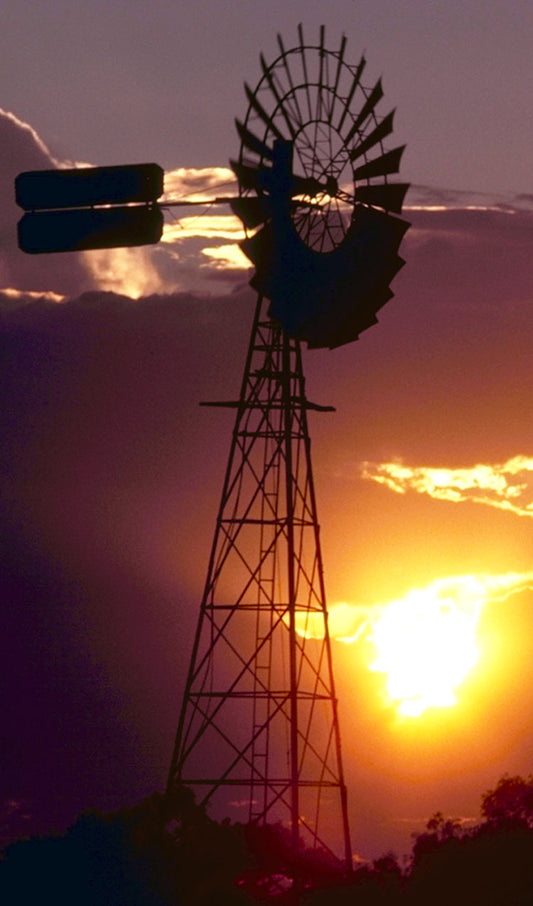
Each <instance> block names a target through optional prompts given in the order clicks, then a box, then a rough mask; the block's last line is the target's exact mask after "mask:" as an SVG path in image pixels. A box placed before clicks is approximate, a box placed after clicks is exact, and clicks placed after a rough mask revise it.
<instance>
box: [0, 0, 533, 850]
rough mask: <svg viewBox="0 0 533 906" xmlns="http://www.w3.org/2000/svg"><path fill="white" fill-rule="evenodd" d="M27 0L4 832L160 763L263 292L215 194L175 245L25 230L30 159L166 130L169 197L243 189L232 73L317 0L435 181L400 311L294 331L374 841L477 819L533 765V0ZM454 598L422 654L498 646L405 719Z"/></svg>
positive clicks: (112, 147)
mask: <svg viewBox="0 0 533 906" xmlns="http://www.w3.org/2000/svg"><path fill="white" fill-rule="evenodd" d="M4 7H5V9H4V11H3V20H4V21H3V24H2V33H1V34H0V73H1V78H0V85H1V86H2V88H1V90H0V140H1V141H0V147H1V148H2V153H1V155H0V200H1V202H2V203H1V205H0V237H1V238H0V331H1V335H2V352H1V356H0V408H1V411H2V420H3V423H2V429H1V431H2V443H1V446H0V475H1V485H0V494H1V498H2V510H1V513H0V530H1V558H0V559H1V563H2V569H1V575H0V596H1V615H2V623H3V632H2V639H3V641H2V656H1V658H0V690H1V694H0V702H1V711H0V715H1V717H0V720H1V723H0V727H1V729H0V836H1V837H3V838H6V839H7V838H8V837H9V836H16V835H19V834H22V833H28V832H36V831H39V832H47V831H50V830H52V829H62V828H64V827H66V825H67V824H68V823H69V822H71V821H72V820H73V819H74V818H75V816H76V815H77V814H78V813H79V812H80V811H81V810H83V809H87V808H91V807H95V808H100V809H103V810H106V809H114V808H118V807H119V806H121V805H124V804H133V803H135V802H137V801H139V800H140V799H141V798H142V797H143V796H145V795H147V794H148V793H150V792H152V791H153V790H154V789H161V788H162V787H163V785H164V783H165V780H166V772H167V770H168V765H169V760H170V755H171V750H172V743H173V736H174V733H175V729H176V723H177V715H178V710H179V705H180V701H181V695H182V691H183V682H184V675H185V670H186V667H187V662H188V653H189V649H190V645H191V642H192V633H193V628H194V624H195V621H196V617H197V609H198V605H199V601H200V596H201V593H202V587H203V581H204V577H205V570H206V566H207V558H208V554H209V548H210V544H211V539H212V532H213V528H214V519H215V514H216V509H217V506H218V495H219V493H220V489H221V483H222V478H223V473H224V467H225V461H226V456H227V452H228V448H229V441H230V435H231V429H232V416H231V411H229V412H228V411H227V410H215V409H205V408H200V406H199V405H198V404H199V403H200V402H201V401H202V400H211V399H232V398H234V397H235V394H236V393H238V389H239V386H240V378H241V369H242V367H243V364H244V353H245V349H246V343H247V338H248V333H249V329H250V325H251V317H252V313H253V305H254V294H253V292H252V290H251V289H250V288H249V287H248V280H249V278H250V276H251V272H250V271H249V270H248V262H247V260H246V259H245V258H244V256H243V255H242V254H241V252H240V251H239V249H238V247H237V244H238V242H239V240H240V239H241V238H242V234H241V231H240V226H239V222H238V221H236V220H235V219H234V218H233V217H232V216H231V215H230V214H229V212H228V211H227V210H226V209H224V208H212V209H202V208H199V209H194V211H193V213H190V212H188V213H187V216H186V217H185V216H182V214H181V213H179V214H178V213H175V212H174V213H173V214H172V215H170V214H168V215H167V223H166V228H165V234H164V237H163V241H162V242H161V243H160V244H159V245H158V246H154V247H147V248H144V249H137V250H112V251H108V252H107V251H106V252H88V253H79V254H74V255H50V256H37V257H35V256H27V255H24V254H23V253H22V252H20V251H19V250H18V249H17V247H16V223H17V220H18V219H19V217H20V213H21V212H20V211H19V210H18V209H17V207H16V205H15V202H14V192H13V180H14V178H15V176H16V175H17V173H19V172H21V171H24V170H29V169H39V168H47V167H51V166H55V165H65V164H67V165H71V166H73V165H75V164H80V163H85V164H94V165H105V164H120V163H135V162H141V161H155V162H157V163H159V164H161V165H162V166H163V167H164V168H165V171H166V192H167V198H169V199H172V198H177V197H179V196H183V195H187V196H188V197H190V196H191V194H192V193H195V192H196V193H199V194H201V197H204V198H205V197H208V196H209V195H220V194H226V193H231V192H232V191H234V190H235V188H236V187H235V184H234V182H232V173H231V171H230V170H229V169H228V167H229V164H228V161H229V158H230V157H234V156H236V155H237V153H238V147H239V145H238V137H237V134H236V131H235V128H234V123H233V121H234V118H235V117H239V118H241V119H242V118H243V116H244V114H245V112H246V98H245V95H244V91H243V82H244V81H247V82H248V83H249V84H250V85H251V86H254V85H255V84H256V82H257V81H258V79H259V75H260V68H259V53H260V52H261V51H262V52H263V53H264V55H265V57H266V59H267V61H270V60H271V59H273V57H274V55H275V54H277V44H276V33H277V32H280V33H281V34H282V36H283V39H284V43H285V45H286V46H291V45H292V44H293V43H294V44H296V43H297V30H296V27H297V24H298V22H300V21H301V22H302V23H303V28H304V35H305V36H306V37H307V38H309V39H310V40H311V39H312V40H315V39H316V37H317V35H318V29H319V25H320V24H321V23H324V24H325V26H326V43H327V44H328V46H332V47H337V46H338V45H339V43H340V39H341V35H342V33H344V34H345V35H346V37H347V41H348V43H347V51H346V53H347V57H348V58H349V59H350V61H351V62H356V61H357V60H358V59H359V58H360V56H361V54H362V53H363V52H364V53H365V55H366V57H367V61H368V62H367V68H368V73H369V74H368V84H370V85H371V84H373V83H374V82H375V81H376V80H377V78H378V77H379V76H382V77H383V87H384V92H385V99H384V105H385V106H384V108H383V110H382V112H383V113H387V112H388V111H389V110H390V109H392V108H397V113H396V120H395V133H394V140H395V144H396V143H397V144H400V143H403V142H407V151H406V153H405V157H404V162H403V164H402V172H401V178H402V179H404V180H408V181H410V182H411V184H412V186H411V189H410V191H409V193H408V195H407V199H406V206H405V208H404V216H405V218H406V219H407V220H409V221H410V222H411V224H412V226H411V228H410V230H409V231H408V233H407V236H406V239H405V240H404V243H403V245H402V256H403V257H404V258H405V259H406V262H407V263H406V266H405V268H404V269H403V270H402V271H401V272H400V273H399V275H398V276H397V277H396V278H395V280H394V284H393V289H394V292H395V296H394V299H393V300H392V301H391V302H390V303H389V304H388V305H387V306H386V307H385V308H384V309H383V310H382V312H381V314H380V319H379V320H380V323H379V325H377V326H375V327H373V328H372V329H371V330H370V331H368V332H366V333H364V334H363V335H362V337H361V338H360V340H359V341H358V342H357V343H352V344H350V345H349V346H346V347H343V348H341V349H339V350H336V351H334V352H330V351H314V352H312V351H307V350H306V352H305V357H304V365H305V370H306V376H307V389H308V395H309V397H310V398H311V399H312V400H313V401H315V402H317V403H320V404H323V405H332V406H334V407H335V409H336V411H335V412H334V413H327V414H318V413H312V414H311V417H310V428H311V432H312V441H313V464H314V470H315V482H316V490H317V496H318V508H319V516H320V522H321V537H322V542H323V553H324V560H325V569H326V584H327V589H328V598H329V602H330V607H331V627H332V633H333V635H334V637H335V638H336V641H335V642H334V659H335V669H336V678H337V686H338V693H339V699H340V713H341V730H342V734H343V745H344V753H345V764H346V774H347V781H348V786H349V795H350V818H351V826H352V837H353V847H354V851H356V852H357V853H359V854H361V855H362V856H363V857H366V858H369V857H375V856H377V855H379V854H380V853H382V852H384V851H385V850H387V849H391V848H392V849H394V850H395V851H396V852H397V853H398V854H399V855H401V854H402V853H404V852H408V851H409V849H410V834H411V832H412V831H417V830H420V829H421V828H422V827H423V825H424V824H425V821H426V820H427V818H428V817H429V816H430V815H431V814H432V813H433V812H434V811H436V810H437V809H439V810H441V811H443V812H444V813H445V814H448V815H451V816H454V817H461V818H465V819H472V818H476V817H478V806H479V798H480V794H481V793H482V792H483V791H485V790H486V789H487V788H489V787H491V786H493V785H494V784H495V783H496V781H497V780H498V778H499V777H500V776H501V775H502V774H504V773H505V772H508V773H511V774H514V773H522V774H528V773H530V772H531V771H532V770H533V730H532V728H531V713H532V708H533V689H532V686H531V679H530V676H531V668H530V665H531V663H532V659H533V591H532V589H533V426H532V423H531V414H530V405H529V386H530V382H531V374H532V364H533V363H532V352H531V348H532V342H533V324H532V317H531V310H530V306H531V303H532V302H533V299H532V296H533V290H532V281H533V266H532V260H533V256H532V252H533V181H532V164H533V117H532V116H531V84H532V78H533V71H532V70H533V63H532V59H531V42H532V39H533V8H530V7H529V6H528V5H527V4H525V3H523V2H517V0H505V2H504V0H499V2H497V0H484V2H481V0H479V2H478V0H470V2H469V3H468V4H465V3H463V2H459V0H448V2H446V3H437V2H429V0H426V2H422V0H404V2H401V3H400V2H393V0H391V2H386V0H360V2H358V0H330V2H329V3H328V4H327V5H326V4H323V3H318V2H315V0H305V2H303V0H298V2H293V3H287V2H283V3H282V2H278V0H270V2H268V3H266V2H265V3H258V2H256V0H248V2H244V0H227V2H224V3H213V2H211V3H209V2H207V0H194V2H192V0H186V2H185V0H183V2H170V0H168V2H167V0H153V2H152V3H150V4H149V5H147V4H146V3H141V2H140V0H123V2H114V3H112V4H109V3H108V2H107V3H103V2H100V0H93V2H92V3H91V4H88V3H86V2H83V3H82V2H78V0H68V2H67V0H48V2H47V3H46V4H37V3H34V2H32V0H16V2H15V0H6V2H5V4H4ZM435 602H437V604H436V605H435ZM391 605H392V606H391ZM435 606H437V610H439V612H442V609H443V607H444V610H446V611H447V612H448V613H450V611H453V612H454V613H455V616H457V614H458V616H457V620H456V622H452V623H448V624H447V626H448V629H450V628H451V632H450V638H449V639H448V638H447V637H446V636H445V633H444V631H443V630H441V628H440V626H438V628H437V630H436V632H437V634H438V635H439V638H440V640H441V643H440V644H439V646H438V652H437V651H435V657H434V658H433V659H432V663H431V664H429V665H428V664H426V666H425V668H424V669H425V670H426V674H424V675H425V676H426V677H427V684H428V685H429V683H430V682H432V681H433V677H431V676H430V675H429V673H430V672H431V671H430V667H432V666H434V664H435V663H436V664H438V665H439V669H438V670H437V673H438V674H439V675H442V673H443V672H444V671H445V670H446V669H447V666H448V665H449V663H450V662H452V663H454V664H456V663H457V661H458V659H459V657H460V646H461V644H462V642H463V641H464V640H465V638H467V639H471V640H472V644H473V645H474V647H475V649H476V651H477V655H476V657H474V658H473V659H471V663H470V665H469V669H468V670H467V674H466V678H465V679H464V681H462V682H460V683H458V684H457V687H456V689H455V703H453V701H447V702H443V703H442V705H441V706H435V705H433V706H431V707H429V708H428V709H426V710H423V711H422V713H420V714H419V715H418V716H415V714H414V713H413V712H414V711H417V705H415V706H413V704H412V699H411V705H408V706H406V707H404V708H403V711H402V708H401V699H400V698H394V697H393V696H392V694H391V687H389V688H387V681H388V673H387V672H385V671H384V670H383V669H381V668H382V666H383V662H384V660H383V659H385V658H388V661H387V663H388V664H390V658H391V657H396V654H397V653H398V650H399V651H400V652H401V651H404V652H405V653H406V655H407V658H408V660H410V661H412V659H413V655H412V652H411V649H410V647H409V646H410V645H411V644H412V633H411V632H410V631H409V629H410V627H412V628H413V631H415V630H416V628H417V627H418V628H420V625H421V623H423V622H424V621H425V620H426V617H427V614H428V613H431V612H432V608H435ZM385 613H388V615H389V619H390V620H391V621H392V622H391V623H390V624H389V625H390V626H392V629H390V630H389V636H388V638H389V640H390V637H391V633H392V636H393V637H394V638H395V639H396V646H395V648H396V650H395V652H394V654H393V655H390V654H389V653H384V651H383V650H380V651H378V649H377V648H376V644H377V640H378V634H379V629H377V627H381V629H382V630H383V622H382V619H383V617H384V614H385ZM395 621H396V622H395ZM443 625H444V624H443ZM469 633H470V635H469ZM372 639H374V642H373V641H372ZM445 643H446V644H447V645H448V648H446V647H445ZM422 644H423V645H425V644H427V640H426V641H425V642H423V643H422ZM426 650H427V649H426ZM471 654H472V651H471V650H470V655H468V653H467V660H468V656H471ZM439 659H440V660H439ZM474 661H475V662H474ZM407 697H408V696H407ZM418 704H419V702H418ZM231 817H232V818H233V819H235V820H238V819H239V818H240V817H242V816H240V815H239V814H238V812H237V811H236V813H235V814H234V815H232V816H231Z"/></svg>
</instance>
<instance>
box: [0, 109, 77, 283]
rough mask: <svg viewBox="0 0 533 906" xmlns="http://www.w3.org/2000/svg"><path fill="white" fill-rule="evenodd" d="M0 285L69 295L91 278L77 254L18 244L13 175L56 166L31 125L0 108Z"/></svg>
mask: <svg viewBox="0 0 533 906" xmlns="http://www.w3.org/2000/svg"><path fill="white" fill-rule="evenodd" d="M0 146H1V147H2V167H0V288H5V287H7V288H12V289H17V290H31V291H33V292H39V291H45V292H47V291H53V292H55V293H59V294H61V295H71V294H75V293H78V292H81V291H82V290H83V289H88V288H89V287H90V285H91V282H92V278H91V275H90V271H89V270H88V269H87V267H86V265H85V263H84V260H83V258H82V257H81V256H80V255H69V256H65V255H47V256H40V255H39V256H34V255H25V254H24V253H23V252H21V251H20V250H19V248H18V246H17V232H16V225H17V221H18V220H19V219H20V217H21V216H22V211H21V210H20V208H18V207H17V205H16V203H15V190H14V183H15V177H16V176H17V175H18V174H19V173H21V172H23V171H25V170H45V169H50V168H52V167H55V166H57V164H58V162H57V161H56V160H55V158H54V157H52V155H51V154H50V152H49V150H48V148H47V147H46V145H45V143H44V142H43V141H42V139H41V138H40V137H39V136H38V135H37V133H36V132H35V130H34V129H32V127H31V126H30V125H29V124H28V123H25V122H23V121H22V120H20V119H19V118H18V117H17V116H15V115H14V114H13V113H10V112H8V111H6V110H2V109H1V108H0Z"/></svg>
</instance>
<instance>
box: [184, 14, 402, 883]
mask: <svg viewBox="0 0 533 906" xmlns="http://www.w3.org/2000/svg"><path fill="white" fill-rule="evenodd" d="M298 38H299V41H298V43H297V44H296V45H295V46H294V47H291V48H290V49H287V50H286V49H285V47H284V45H283V42H282V40H281V38H280V37H278V44H279V54H278V55H277V57H276V58H275V59H274V61H273V62H272V63H271V64H267V62H266V61H265V59H264V57H263V56H261V58H260V61H261V70H262V75H261V78H260V80H259V82H258V84H257V86H256V88H255V89H254V90H251V89H250V88H249V87H248V85H246V86H245V91H246V96H247V100H248V109H247V112H246V116H245V118H244V121H243V122H241V121H237V123H236V125H237V131H238V134H239V137H240V142H241V145H240V153H239V157H238V160H236V161H233V162H232V167H233V170H234V172H235V175H236V177H237V180H238V183H239V198H238V199H235V200H233V201H232V202H231V206H232V209H233V210H234V212H235V213H236V214H238V215H239V217H240V218H241V219H242V222H243V225H244V228H245V230H246V239H245V240H244V242H243V243H242V248H243V250H244V252H245V254H246V255H247V256H248V258H249V259H250V260H251V261H252V263H253V264H254V265H255V273H254V276H253V278H252V280H251V285H252V287H253V288H254V289H255V290H256V292H257V303H256V308H255V315H254V319H253V325H252V331H251V337H250V343H249V347H248V353H247V357H246V362H245V367H244V374H243V379H242V384H241V391H240V395H239V398H238V400H235V401H230V402H222V403H219V404H218V405H223V406H227V407H233V408H234V409H235V423H234V428H233V435H232V441H231V448H230V453H229V459H228V464H227V469H226V474H225V478H224V483H223V489H222V495H221V500H220V505H219V510H218V515H217V520H216V527H215V533H214V539H213V544H212V548H211V555H210V559H209V565H208V570H207V578H206V583H205V588H204V593H203V597H202V600H201V604H200V611H199V618H198V624H197V629H196V634H195V638H194V643H193V648H192V654H191V658H190V665H189V671H188V676H187V681H186V687H185V693H184V697H183V702H182V707H181V713H180V716H179V722H178V729H177V735H176V742H175V747H174V752H173V756H172V761H171V766H170V771H169V777H168V791H169V793H171V792H172V790H173V789H175V788H178V787H180V786H181V785H185V786H187V787H190V788H192V789H193V790H194V791H195V793H196V796H197V799H198V801H199V802H200V803H201V804H203V805H205V806H209V807H210V808H211V809H212V810H213V812H216V813H217V814H223V813H224V812H225V813H226V814H227V813H228V811H229V810H230V808H231V804H232V803H233V804H235V803H236V802H238V803H239V805H240V806H243V805H244V807H245V813H246V819H247V821H249V822H251V823H252V824H259V825H261V824H266V823H274V822H276V821H281V822H283V823H285V824H286V825H289V826H290V828H291V834H292V842H293V845H294V846H295V847H298V846H299V845H300V844H301V843H304V844H305V845H306V846H309V847H312V848H315V849H322V850H330V849H331V847H332V845H334V844H332V842H331V841H336V843H337V844H339V843H340V842H341V843H342V850H343V855H344V859H345V860H346V863H347V864H348V865H351V859H352V856H351V844H350V832H349V823H348V811H347V796H346V785H345V779H344V771H343V764H342V753H341V739H340V728H339V716H338V705H337V697H336V691H335V683H334V675H333V664H332V651H331V642H330V637H329V632H328V618H327V607H326V594H325V585H324V571H323V563H322V553H321V546H320V536H319V523H318V517H317V507H316V500H315V490H314V482H313V473H312V468H311V448H310V437H309V430H308V421H307V414H308V411H310V410H321V409H325V408H327V407H321V406H318V405H316V404H314V403H312V402H310V401H309V400H308V399H307V396H306V391H305V382H304V374H303V367H302V353H301V344H302V342H303V341H305V342H306V343H307V345H308V346H309V347H312V348H317V347H330V348H333V347H337V346H340V345H343V344H345V343H348V342H351V341H353V340H356V339H357V338H358V336H359V334H360V333H361V332H362V331H364V330H366V329H367V328H368V327H370V326H371V325H372V324H375V323H376V322H377V318H376V313H377V311H378V310H379V309H380V308H381V307H382V306H383V305H384V304H385V303H386V302H387V301H388V300H389V299H390V298H391V296H392V295H393V294H392V292H391V290H390V288H389V284H390V281H391V280H392V278H393V277H394V275H395V274H396V272H397V271H398V270H399V269H400V267H401V266H402V264H403V261H402V260H401V259H400V258H399V256H398V247H399V245H400V242H401V239H402V237H403V234H404V233H405V231H406V229H407V227H408V224H407V223H406V222H405V221H403V220H402V219H401V218H400V217H399V216H397V215H399V214H400V213H401V208H402V202H403V198H404V195H405V192H406V190H407V188H408V187H407V185H406V184H402V183H390V182H389V181H388V178H389V176H390V175H391V174H393V173H396V172H397V171H398V169H399V163H400V158H401V155H402V152H403V147H399V148H395V149H393V150H391V151H385V150H384V148H383V140H384V139H385V138H387V136H388V135H390V133H391V132H392V121H393V113H389V114H388V115H387V116H385V117H383V118H378V114H377V112H376V111H377V105H378V103H379V101H380V100H381V98H382V94H383V91H382V87H381V81H378V82H377V83H376V84H375V85H374V86H373V87H372V88H370V89H369V88H366V87H364V80H363V72H364V68H365V60H364V58H362V59H361V60H360V61H359V63H358V64H357V65H356V66H352V65H350V64H349V63H347V62H346V60H345V48H346V39H345V38H344V37H343V38H342V41H341V43H340V47H339V49H336V50H329V49H327V48H326V46H325V31H324V28H323V27H322V28H321V29H320V36H319V42H318V44H317V43H306V41H305V40H304V36H303V31H302V28H301V26H300V27H299V29H298ZM213 405H216V404H213ZM241 814H242V812H241Z"/></svg>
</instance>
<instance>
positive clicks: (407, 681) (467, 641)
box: [370, 579, 484, 717]
mask: <svg viewBox="0 0 533 906" xmlns="http://www.w3.org/2000/svg"><path fill="white" fill-rule="evenodd" d="M467 583H468V584H467V586H466V587H463V588H460V587H459V585H458V586H457V588H456V589H453V588H452V587H449V588H446V586H447V585H449V586H453V581H451V582H450V583H445V584H441V583H437V582H435V583H433V584H432V585H430V586H429V587H428V588H425V589H421V590H414V591H410V592H408V593H407V594H406V595H405V597H403V598H401V599H399V600H398V601H393V602H392V603H390V604H388V605H387V606H386V607H385V608H384V610H383V613H382V615H381V617H380V618H379V619H378V620H377V621H376V622H375V623H374V625H373V627H372V631H371V636H370V637H371V641H372V642H373V644H374V646H375V649H376V652H377V657H376V659H375V661H374V662H373V663H372V664H371V669H372V670H374V671H378V672H381V673H385V674H387V693H388V696H389V698H390V700H391V701H392V702H394V704H396V705H397V708H398V711H399V713H400V714H404V715H407V716H409V717H419V716H420V714H422V713H423V712H424V711H425V710H426V709H427V708H429V707H448V706H450V705H454V704H455V702H456V697H455V690H456V689H457V688H458V687H459V686H460V684H461V683H462V681H463V680H464V678H465V677H466V676H467V674H468V673H469V672H470V670H471V669H472V667H473V666H474V665H475V663H476V661H477V659H478V656H479V653H478V649H477V646H476V627H477V623H478V619H479V613H480V607H481V604H482V602H483V600H484V587H483V584H482V583H479V582H478V581H476V580H474V579H472V580H471V581H468V580H467ZM458 592H460V597H461V603H460V605H459V604H458V601H457V598H458V597H459V594H458Z"/></svg>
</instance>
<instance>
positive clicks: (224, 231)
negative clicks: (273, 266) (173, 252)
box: [161, 209, 249, 266]
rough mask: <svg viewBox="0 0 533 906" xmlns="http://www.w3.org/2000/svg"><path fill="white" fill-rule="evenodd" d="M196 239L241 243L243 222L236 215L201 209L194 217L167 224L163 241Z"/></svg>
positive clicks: (182, 218)
mask: <svg viewBox="0 0 533 906" xmlns="http://www.w3.org/2000/svg"><path fill="white" fill-rule="evenodd" d="M194 238H202V239H218V240H220V239H229V240H232V241H233V242H239V241H240V240H241V239H244V232H243V228H242V223H241V221H240V220H239V218H238V217H235V215H234V214H206V213H203V212H202V211H201V209H199V211H198V213H196V214H193V215H192V216H189V215H187V217H181V218H180V219H179V220H175V221H174V222H173V223H165V225H164V229H163V237H162V240H161V241H162V242H181V241H183V240H190V239H194ZM248 266H249V265H248Z"/></svg>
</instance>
